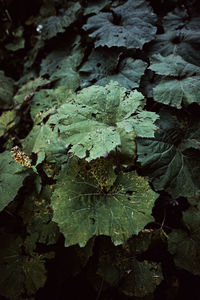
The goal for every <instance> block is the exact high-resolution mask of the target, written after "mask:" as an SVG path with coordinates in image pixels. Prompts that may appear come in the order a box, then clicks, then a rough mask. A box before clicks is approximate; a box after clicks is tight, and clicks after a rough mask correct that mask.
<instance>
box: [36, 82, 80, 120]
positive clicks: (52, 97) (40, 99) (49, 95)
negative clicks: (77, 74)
mask: <svg viewBox="0 0 200 300" xmlns="http://www.w3.org/2000/svg"><path fill="white" fill-rule="evenodd" d="M73 98H74V93H73V92H72V91H71V90H69V89H67V88H66V86H59V87H58V88H56V89H42V90H40V91H38V92H35V94H34V96H33V98H32V99H31V117H32V120H33V121H34V123H35V124H38V123H40V122H41V121H42V120H43V119H44V118H45V117H47V116H48V115H51V114H53V113H54V112H55V110H56V108H57V107H59V106H60V105H61V104H63V103H64V102H66V100H67V101H69V99H73Z"/></svg>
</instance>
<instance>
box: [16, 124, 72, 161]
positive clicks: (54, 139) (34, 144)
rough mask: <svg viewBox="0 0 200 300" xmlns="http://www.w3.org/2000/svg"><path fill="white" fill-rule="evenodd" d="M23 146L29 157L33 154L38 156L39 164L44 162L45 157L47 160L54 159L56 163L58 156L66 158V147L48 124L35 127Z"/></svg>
mask: <svg viewBox="0 0 200 300" xmlns="http://www.w3.org/2000/svg"><path fill="white" fill-rule="evenodd" d="M22 144H23V148H24V151H25V152H26V153H27V154H28V155H30V154H31V153H32V152H33V153H36V154H37V156H38V160H37V164H39V163H41V162H42V161H43V160H44V158H45V155H46V157H47V160H52V159H53V160H54V161H55V159H56V155H58V156H59V155H61V156H66V154H65V150H66V148H65V145H64V144H63V142H62V141H61V140H60V138H59V137H58V133H56V132H55V131H52V130H51V129H50V128H49V126H47V125H46V124H45V125H35V126H34V127H33V129H32V130H31V132H30V133H29V135H28V136H27V137H26V138H25V139H24V140H23V142H22ZM44 154H45V155H44ZM41 158H42V159H41ZM66 160H67V156H66ZM37 164H36V165H37Z"/></svg>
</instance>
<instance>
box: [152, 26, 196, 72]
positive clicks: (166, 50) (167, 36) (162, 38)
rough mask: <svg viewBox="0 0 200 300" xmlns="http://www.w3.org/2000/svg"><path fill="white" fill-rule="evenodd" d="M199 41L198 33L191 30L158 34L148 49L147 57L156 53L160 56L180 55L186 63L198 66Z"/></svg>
mask: <svg viewBox="0 0 200 300" xmlns="http://www.w3.org/2000/svg"><path fill="white" fill-rule="evenodd" d="M199 41H200V34H199V32H195V31H192V30H191V31H190V30H187V31H186V30H176V31H169V32H166V33H164V34H158V35H156V39H155V41H153V42H152V44H151V46H150V48H149V49H148V55H149V56H152V55H153V54H158V53H159V54H161V55H162V56H168V55H171V54H173V55H176V56H177V55H180V56H181V57H182V58H183V59H184V60H185V61H186V62H189V63H191V64H194V65H197V66H200V62H199V61H200V53H199V51H198V49H199V44H200V42H199Z"/></svg>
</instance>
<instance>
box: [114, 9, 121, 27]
mask: <svg viewBox="0 0 200 300" xmlns="http://www.w3.org/2000/svg"><path fill="white" fill-rule="evenodd" d="M112 14H113V20H112V23H113V24H114V25H118V26H119V25H120V24H121V20H122V16H121V15H117V14H116V13H115V12H114V11H113V12H112Z"/></svg>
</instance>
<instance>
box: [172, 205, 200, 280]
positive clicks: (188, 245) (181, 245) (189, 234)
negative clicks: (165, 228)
mask: <svg viewBox="0 0 200 300" xmlns="http://www.w3.org/2000/svg"><path fill="white" fill-rule="evenodd" d="M199 209H200V205H199V204H198V207H191V208H189V210H187V211H186V212H184V213H183V221H184V224H185V225H186V226H187V228H188V231H186V230H181V229H179V230H174V231H172V233H170V234H169V241H168V249H169V252H170V253H171V254H172V255H173V259H174V262H175V264H176V266H177V267H179V268H181V269H185V270H187V271H188V272H191V273H192V274H194V275H200V260H199V253H200V210H199Z"/></svg>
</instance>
